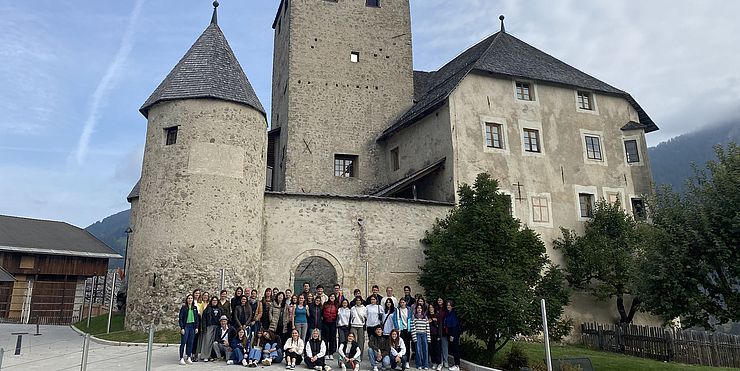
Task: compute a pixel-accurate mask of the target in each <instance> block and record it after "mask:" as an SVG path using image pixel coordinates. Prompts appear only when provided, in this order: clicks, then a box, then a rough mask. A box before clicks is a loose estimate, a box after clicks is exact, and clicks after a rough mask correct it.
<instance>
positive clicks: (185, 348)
mask: <svg viewBox="0 0 740 371" xmlns="http://www.w3.org/2000/svg"><path fill="white" fill-rule="evenodd" d="M194 341H195V323H187V324H185V334H184V335H180V358H183V352H186V353H185V354H187V356H188V357H189V356H190V355H191V354H193V342H194Z"/></svg>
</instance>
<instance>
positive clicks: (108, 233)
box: [85, 210, 131, 268]
mask: <svg viewBox="0 0 740 371" xmlns="http://www.w3.org/2000/svg"><path fill="white" fill-rule="evenodd" d="M130 215H131V210H123V211H121V212H119V213H116V214H113V215H111V216H109V217H107V218H105V219H103V220H101V221H97V222H95V223H93V224H91V225H89V226H88V227H87V228H85V230H87V231H88V232H90V233H91V234H92V235H93V236H95V237H97V238H98V239H99V240H101V241H103V242H104V243H105V244H106V245H108V246H110V248H112V249H113V250H115V251H116V252H117V253H119V254H121V256H124V253H125V251H126V228H128V221H129V216H130ZM109 266H110V268H117V267H122V266H123V259H111V260H110V264H109Z"/></svg>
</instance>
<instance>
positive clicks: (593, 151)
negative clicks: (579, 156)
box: [586, 135, 602, 160]
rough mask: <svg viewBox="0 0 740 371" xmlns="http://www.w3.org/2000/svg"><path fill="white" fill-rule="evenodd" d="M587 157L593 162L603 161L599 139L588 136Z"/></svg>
mask: <svg viewBox="0 0 740 371" xmlns="http://www.w3.org/2000/svg"><path fill="white" fill-rule="evenodd" d="M586 156H588V158H589V159H591V160H601V159H602V158H601V144H599V137H594V136H590V135H586Z"/></svg>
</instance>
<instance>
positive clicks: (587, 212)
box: [578, 193, 594, 218]
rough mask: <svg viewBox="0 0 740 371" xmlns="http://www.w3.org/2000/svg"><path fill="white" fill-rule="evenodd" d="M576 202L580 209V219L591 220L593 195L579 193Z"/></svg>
mask: <svg viewBox="0 0 740 371" xmlns="http://www.w3.org/2000/svg"><path fill="white" fill-rule="evenodd" d="M578 202H579V204H580V208H581V217H582V218H592V217H593V216H594V195H592V194H590V193H579V194H578Z"/></svg>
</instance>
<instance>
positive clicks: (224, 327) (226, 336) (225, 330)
mask: <svg viewBox="0 0 740 371" xmlns="http://www.w3.org/2000/svg"><path fill="white" fill-rule="evenodd" d="M219 323H220V325H221V327H219V328H218V330H216V336H215V338H214V339H213V343H212V344H211V347H212V348H213V352H214V353H216V358H218V359H224V358H228V353H229V352H230V351H231V349H230V348H229V346H230V344H231V340H232V339H233V338H234V336H236V331H234V328H233V327H231V326H229V317H227V316H225V315H223V316H221V318H219Z"/></svg>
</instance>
